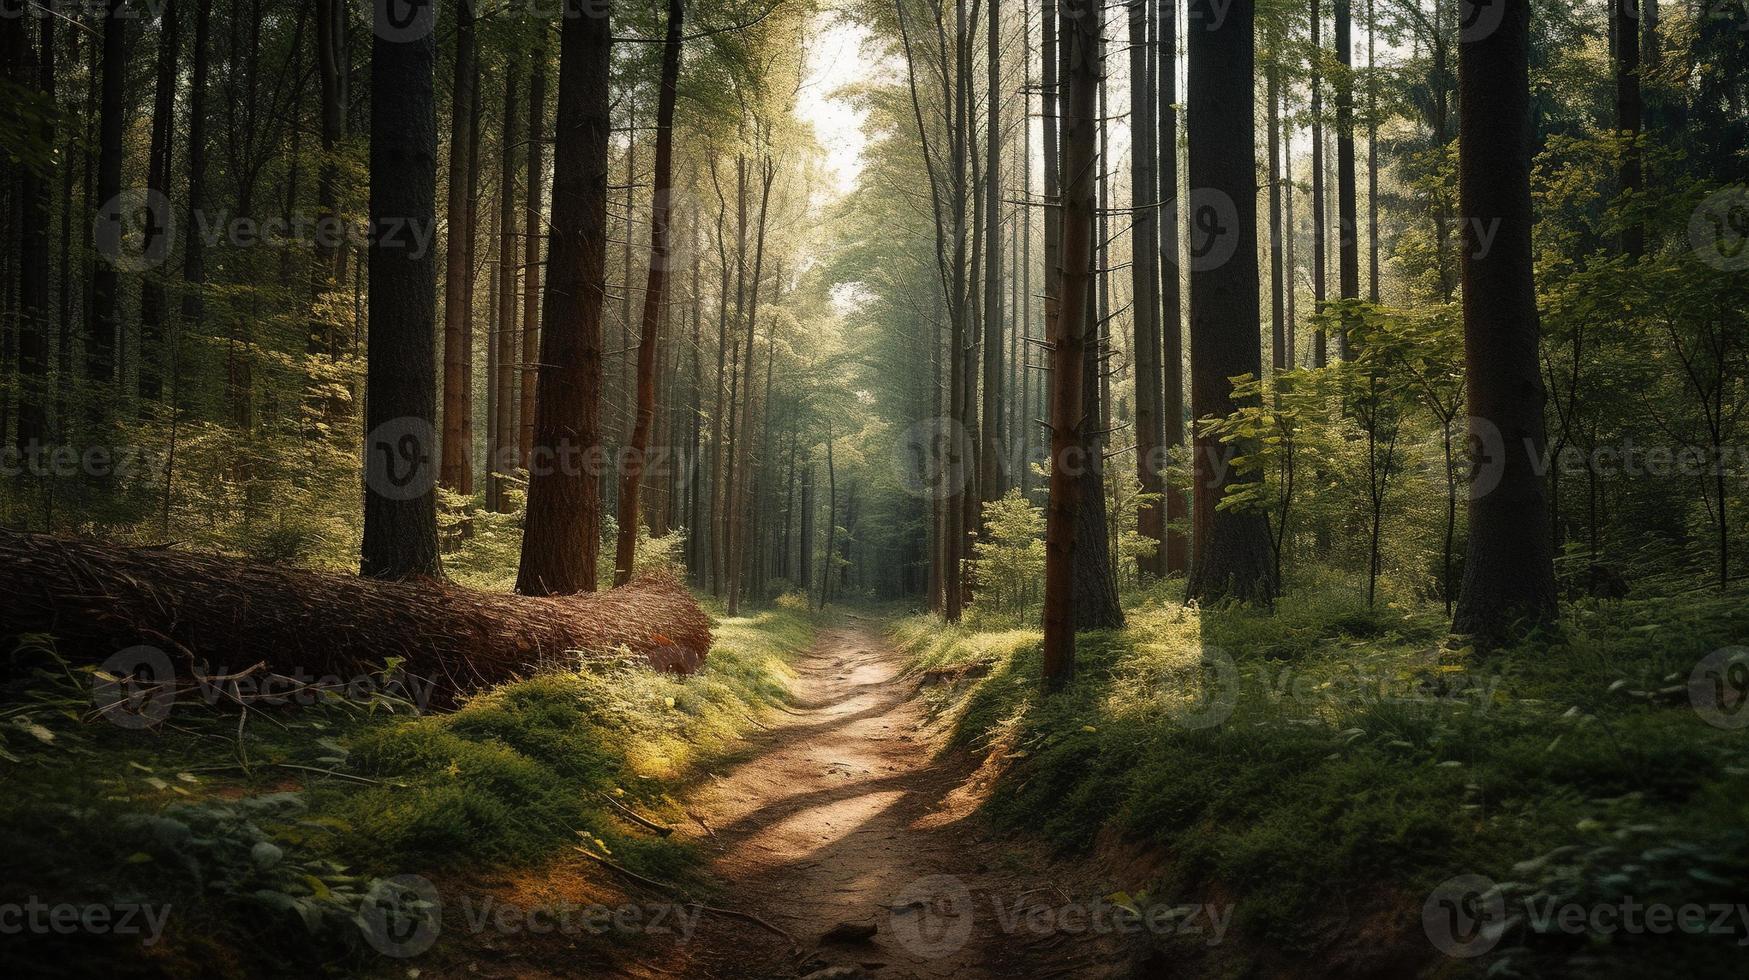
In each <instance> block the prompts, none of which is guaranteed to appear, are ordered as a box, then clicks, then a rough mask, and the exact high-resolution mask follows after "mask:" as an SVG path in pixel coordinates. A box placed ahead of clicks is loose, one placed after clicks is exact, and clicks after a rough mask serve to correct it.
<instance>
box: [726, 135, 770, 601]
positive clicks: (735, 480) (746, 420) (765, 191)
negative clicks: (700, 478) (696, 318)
mask: <svg viewBox="0 0 1749 980" xmlns="http://www.w3.org/2000/svg"><path fill="white" fill-rule="evenodd" d="M776 180H777V164H776V163H775V161H773V160H772V159H771V157H770V156H766V157H764V158H763V159H762V160H761V161H760V192H759V226H758V230H757V232H756V233H755V236H754V245H753V280H752V288H751V290H750V292H749V296H748V300H747V316H746V327H747V345H746V347H745V348H743V360H742V364H741V386H742V388H743V389H744V392H743V394H742V397H741V409H740V422H739V424H738V425H737V426H736V432H735V452H734V459H735V462H734V467H735V475H734V476H732V477H731V479H730V481H729V499H728V503H727V505H726V506H727V507H728V523H729V534H728V538H729V552H730V560H729V562H728V572H729V601H728V605H727V609H728V613H729V615H731V616H734V615H738V614H739V612H740V606H741V586H742V585H743V583H744V576H743V572H744V570H745V569H744V565H745V564H746V558H747V544H748V539H747V524H748V521H747V515H746V514H744V513H743V511H744V510H746V508H747V506H748V504H747V501H748V500H750V499H751V496H750V492H749V487H748V483H749V480H750V479H751V477H752V469H751V467H750V458H751V454H752V449H753V340H754V336H755V335H756V334H757V332H758V331H757V329H756V328H757V326H758V324H759V287H760V284H761V283H762V281H763V280H764V278H765V242H766V231H767V229H768V227H769V225H768V219H769V218H770V217H771V186H772V184H773V183H775V182H776Z"/></svg>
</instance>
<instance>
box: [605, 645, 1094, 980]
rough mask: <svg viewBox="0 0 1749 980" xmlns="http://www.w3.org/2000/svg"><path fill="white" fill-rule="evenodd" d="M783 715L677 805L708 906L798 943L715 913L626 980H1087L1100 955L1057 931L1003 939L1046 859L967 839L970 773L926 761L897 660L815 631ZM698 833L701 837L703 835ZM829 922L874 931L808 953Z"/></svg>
mask: <svg viewBox="0 0 1749 980" xmlns="http://www.w3.org/2000/svg"><path fill="white" fill-rule="evenodd" d="M797 668H798V674H799V676H798V679H797V684H796V697H797V703H796V707H795V709H794V710H793V711H791V712H790V713H788V714H787V715H786V716H784V717H783V718H782V721H781V722H780V723H778V724H775V725H773V726H772V727H771V728H770V729H769V730H768V731H767V732H765V733H764V734H763V735H762V737H760V738H757V739H755V740H754V741H755V743H756V749H755V753H754V754H753V755H752V756H750V757H749V758H747V760H746V761H745V762H743V763H741V764H739V765H737V766H734V767H731V768H728V769H726V771H724V772H722V773H720V774H719V775H717V776H715V777H713V779H711V780H709V781H707V782H706V784H705V785H704V786H703V787H702V788H701V789H700V791H699V793H698V794H697V796H696V797H695V798H694V799H692V800H690V801H689V802H688V805H689V807H690V808H691V809H692V812H694V813H696V814H698V815H699V816H701V817H703V819H704V821H705V822H706V823H707V824H708V825H709V827H710V828H711V830H712V831H713V832H714V834H715V836H714V838H712V837H706V838H705V839H704V845H705V847H706V849H707V851H714V852H715V853H716V857H715V859H714V861H713V864H712V869H711V870H712V872H713V874H714V875H715V876H716V877H717V878H719V879H721V881H722V882H723V883H724V893H723V894H722V896H721V897H720V898H719V899H718V900H717V904H718V905H720V906H723V907H726V908H732V909H735V910H739V911H743V912H747V913H751V914H753V915H756V916H758V917H759V918H760V919H763V920H764V921H765V922H767V923H769V924H771V925H773V926H775V927H777V928H779V929H782V930H784V931H786V932H788V933H789V934H791V935H792V936H794V937H795V939H796V941H797V942H798V943H799V946H800V948H799V950H795V949H792V948H791V947H790V945H789V943H787V942H786V941H785V940H783V939H782V938H781V937H779V936H777V935H775V934H773V933H772V932H771V931H769V930H766V929H763V928H761V927H760V926H759V925H757V924H754V923H751V922H747V921H743V920H739V919H734V918H728V917H723V916H717V915H706V916H704V917H703V919H701V920H700V922H699V925H698V931H697V933H696V935H694V936H693V937H692V939H691V941H689V942H685V943H679V944H676V946H675V947H673V948H672V950H671V951H670V955H664V956H658V957H654V958H653V961H646V962H645V964H644V965H643V966H641V967H638V968H634V970H633V972H634V974H635V975H639V976H647V977H658V976H675V975H679V976H686V977H697V978H716V980H740V978H749V977H761V978H764V977H798V976H807V975H809V974H812V973H816V972H818V971H822V970H830V971H831V972H828V973H825V974H823V976H829V977H851V976H867V977H871V978H877V980H903V978H933V977H998V976H999V977H1008V978H1014V977H1048V976H1059V975H1060V976H1068V975H1074V976H1090V975H1098V974H1100V973H1102V972H1104V970H1102V969H1100V968H1099V965H1097V964H1096V963H1094V962H1090V960H1102V961H1104V962H1105V964H1108V965H1109V964H1110V963H1111V959H1110V958H1109V956H1108V955H1107V953H1105V952H1097V953H1096V952H1095V950H1094V949H1093V948H1091V947H1092V946H1095V945H1102V944H1077V943H1065V942H1064V940H1065V939H1066V938H1067V937H1065V936H1062V935H1055V936H1050V935H1035V934H1033V933H1031V932H1028V931H1026V930H1024V929H1021V930H1018V931H1017V930H1015V929H1014V927H1013V925H1012V923H1010V926H1009V928H1008V929H1007V930H1006V931H1004V929H1003V927H1002V923H1001V916H999V915H998V914H997V912H996V911H995V909H996V904H995V903H997V902H1002V903H1004V904H1005V906H1007V907H1013V906H1015V905H1016V904H1017V903H1018V904H1020V905H1021V906H1023V907H1024V906H1029V905H1032V904H1035V903H1040V902H1043V903H1050V902H1053V901H1055V900H1056V898H1055V897H1053V896H1060V895H1061V893H1060V892H1059V891H1058V889H1057V887H1056V885H1055V884H1053V882H1052V881H1051V880H1050V878H1049V875H1048V874H1047V873H1045V872H1043V871H1041V870H1039V869H1040V868H1042V867H1043V864H1044V862H1043V861H1042V859H1041V858H1039V857H1038V856H1037V855H1033V854H1028V853H1026V852H1025V851H1024V850H1022V849H1020V848H1017V847H1014V846H1012V845H1009V846H1004V845H1002V844H999V843H997V842H994V841H992V840H990V839H989V838H988V837H986V836H985V835H984V834H982V833H981V832H980V828H979V825H978V824H979V822H978V821H977V820H976V819H973V811H974V809H975V806H976V802H977V798H978V796H979V794H980V789H979V787H980V785H981V784H982V783H983V782H984V777H983V776H981V775H980V774H978V773H977V772H975V771H973V770H972V768H971V766H972V760H971V759H969V758H959V759H955V758H953V757H942V758H938V757H937V755H936V752H935V750H934V747H933V745H932V740H931V737H930V735H929V733H928V732H926V731H925V730H924V721H925V719H924V716H923V712H922V710H921V709H920V707H919V705H918V704H917V702H916V701H915V700H914V699H913V694H914V693H915V683H914V682H913V681H910V680H908V679H906V678H905V677H903V676H901V668H902V660H901V656H900V654H899V653H897V652H896V651H895V650H893V649H892V648H891V646H890V645H889V644H888V643H887V642H886V641H885V640H884V639H883V638H882V637H880V636H879V635H878V633H877V632H876V631H875V630H874V629H873V628H871V626H870V625H869V624H866V623H864V622H862V621H860V620H856V619H849V620H847V621H845V622H843V623H841V624H839V625H835V626H832V627H829V628H826V629H824V630H822V632H821V634H820V638H819V640H818V642H817V643H816V644H815V646H814V648H813V649H812V650H811V651H810V652H809V653H808V654H807V655H806V656H805V657H804V658H802V659H801V660H800V661H799V662H798V664H797ZM701 834H702V832H701ZM840 923H854V924H861V925H865V926H866V925H872V926H874V927H875V928H876V929H877V930H878V931H877V932H876V933H875V934H874V936H873V937H872V938H870V939H867V940H864V941H860V942H821V937H822V936H823V934H825V933H826V932H827V931H828V930H830V929H832V928H833V927H835V926H837V925H839V924H840Z"/></svg>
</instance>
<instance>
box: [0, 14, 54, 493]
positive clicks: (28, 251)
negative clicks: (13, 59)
mask: <svg viewBox="0 0 1749 980" xmlns="http://www.w3.org/2000/svg"><path fill="white" fill-rule="evenodd" d="M22 13H23V11H22V10H12V9H8V10H6V12H5V15H6V16H7V17H8V18H9V19H11V20H12V23H11V24H10V25H8V26H7V29H8V30H16V34H15V35H14V37H13V39H12V43H14V44H16V45H17V46H19V47H20V48H25V47H28V45H29V38H28V37H26V36H25V27H24V21H23V19H22ZM39 40H40V43H39V44H38V45H37V47H36V49H35V53H34V62H35V63H34V65H33V64H30V63H29V61H30V60H32V59H30V58H29V57H28V56H27V57H24V58H21V62H22V63H20V64H19V65H18V66H17V67H18V69H19V75H20V78H19V79H18V81H19V82H20V84H21V85H24V86H31V87H34V88H35V90H36V91H35V94H36V95H38V96H39V97H42V98H44V99H46V100H47V101H48V103H49V105H51V106H52V105H53V104H54V91H55V74H54V73H55V51H54V44H55V19H54V18H53V17H44V18H42V33H41V36H40V39H39ZM20 54H22V52H20ZM32 67H34V68H35V69H36V77H35V78H30V77H29V69H30V68H32ZM37 127H38V129H37V131H38V134H39V136H40V137H41V140H42V143H41V145H42V148H43V149H44V150H47V149H48V148H50V147H53V146H54V145H55V116H54V114H53V112H48V113H45V114H44V115H43V117H42V118H41V119H40V120H39V121H38V123H37ZM19 169H20V171H21V172H20V174H19V180H18V182H17V183H16V184H14V185H13V189H14V190H15V191H17V193H18V196H19V201H18V204H19V208H20V210H21V211H23V215H22V220H21V221H20V222H19V235H18V239H17V247H18V438H17V441H16V443H15V445H16V446H17V448H18V453H19V456H20V458H21V459H30V458H32V457H33V456H34V454H35V453H36V451H37V450H39V449H41V448H43V447H44V446H45V444H46V443H47V441H48V435H49V433H48V409H47V397H48V388H49V365H48V337H49V319H50V318H49V255H50V252H49V204H50V200H51V197H52V192H51V191H50V190H49V176H50V173H51V170H50V168H49V167H48V166H47V161H35V160H33V161H29V162H26V163H25V164H24V165H23V166H21V167H20V168H19ZM10 237H11V236H9V235H8V236H7V238H10ZM11 244H12V242H11V241H7V242H6V243H5V245H4V246H0V247H5V246H10V245H11ZM7 435H8V433H7V432H5V431H4V430H3V429H0V444H3V443H4V441H5V439H6V436H7Z"/></svg>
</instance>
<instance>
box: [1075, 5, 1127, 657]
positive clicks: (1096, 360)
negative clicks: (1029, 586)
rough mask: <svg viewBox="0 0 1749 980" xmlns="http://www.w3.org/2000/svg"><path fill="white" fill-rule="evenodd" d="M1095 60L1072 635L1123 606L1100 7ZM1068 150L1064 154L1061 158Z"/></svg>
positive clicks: (1105, 622)
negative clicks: (1114, 510)
mask: <svg viewBox="0 0 1749 980" xmlns="http://www.w3.org/2000/svg"><path fill="white" fill-rule="evenodd" d="M1091 29H1092V31H1093V41H1094V59H1095V64H1096V66H1097V67H1096V71H1097V72H1098V75H1099V80H1098V82H1097V83H1096V86H1095V100H1094V112H1095V116H1094V119H1095V123H1094V127H1093V133H1094V138H1095V150H1094V157H1093V159H1094V174H1095V176H1094V183H1093V193H1094V198H1093V201H1094V203H1093V215H1094V220H1093V229H1094V235H1093V246H1092V262H1093V266H1092V276H1093V282H1092V287H1091V288H1090V289H1089V290H1088V295H1087V320H1086V324H1085V326H1084V328H1083V329H1084V331H1085V335H1086V337H1087V338H1088V340H1089V341H1090V342H1091V343H1092V345H1093V351H1092V352H1091V353H1090V354H1088V355H1086V356H1084V357H1083V358H1082V361H1081V365H1082V368H1081V369H1082V372H1083V375H1082V379H1081V397H1082V399H1083V411H1082V423H1081V425H1082V428H1081V433H1080V435H1081V453H1080V455H1081V460H1082V461H1083V463H1082V465H1081V467H1080V468H1079V473H1078V474H1077V476H1076V480H1077V482H1079V484H1080V487H1079V489H1078V490H1077V491H1076V511H1075V521H1076V525H1075V549H1074V561H1073V563H1072V564H1073V567H1074V582H1075V599H1074V608H1075V614H1074V622H1075V629H1076V631H1078V632H1086V631H1089V630H1106V629H1118V628H1120V627H1122V626H1123V624H1124V615H1123V605H1122V603H1121V602H1120V600H1119V599H1118V594H1117V569H1116V565H1115V564H1114V562H1113V561H1112V556H1113V554H1114V553H1115V552H1114V549H1113V545H1112V536H1111V532H1112V530H1113V526H1112V523H1111V522H1110V521H1109V520H1107V515H1106V499H1105V434H1106V433H1107V432H1110V431H1111V371H1110V368H1109V367H1107V363H1108V361H1109V359H1110V357H1111V299H1110V294H1111V284H1110V278H1109V272H1108V270H1109V268H1110V262H1109V261H1108V259H1107V250H1106V243H1107V242H1108V241H1110V239H1111V236H1110V235H1109V234H1108V233H1107V230H1106V214H1107V212H1108V209H1109V202H1110V190H1109V180H1108V174H1109V172H1110V168H1109V165H1107V164H1106V162H1105V161H1106V159H1107V157H1108V155H1109V147H1110V143H1109V141H1108V140H1107V139H1106V117H1107V112H1106V98H1105V96H1106V82H1105V68H1104V66H1105V19H1104V8H1103V7H1099V8H1096V10H1095V17H1094V20H1093V25H1092V28H1091ZM1063 75H1064V77H1065V78H1069V79H1070V85H1071V86H1074V85H1077V84H1080V81H1079V79H1078V78H1077V77H1076V75H1075V71H1074V68H1073V66H1072V65H1068V64H1065V65H1064V66H1063ZM1066 156H1067V153H1066V152H1065V157H1066Z"/></svg>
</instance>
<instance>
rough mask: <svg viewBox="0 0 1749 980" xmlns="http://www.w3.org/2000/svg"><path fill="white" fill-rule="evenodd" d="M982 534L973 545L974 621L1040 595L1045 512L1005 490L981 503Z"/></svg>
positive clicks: (1020, 609)
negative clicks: (976, 595) (983, 534)
mask: <svg viewBox="0 0 1749 980" xmlns="http://www.w3.org/2000/svg"><path fill="white" fill-rule="evenodd" d="M984 533H985V536H984V537H983V538H980V539H979V540H978V541H977V542H976V543H975V544H974V545H973V546H972V555H973V557H972V575H973V578H974V581H976V582H977V589H978V600H977V602H976V603H974V604H973V607H972V608H973V612H974V613H975V614H976V615H977V617H978V620H977V621H978V622H979V623H988V622H991V621H992V620H991V619H990V618H988V617H994V616H1018V615H1020V614H1023V613H1025V612H1027V611H1028V610H1031V609H1033V608H1034V607H1035V606H1036V605H1037V604H1038V602H1039V601H1040V599H1041V593H1040V591H1039V590H1040V583H1041V582H1042V581H1043V580H1044V571H1045V542H1044V533H1045V518H1044V511H1043V510H1041V509H1040V508H1038V507H1035V506H1033V505H1032V504H1031V503H1030V502H1028V501H1027V500H1026V498H1025V497H1022V496H1021V494H1020V491H1019V490H1010V491H1008V493H1007V494H1006V495H1004V496H1003V497H1002V499H1000V500H993V501H990V502H989V503H987V504H985V505H984Z"/></svg>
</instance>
